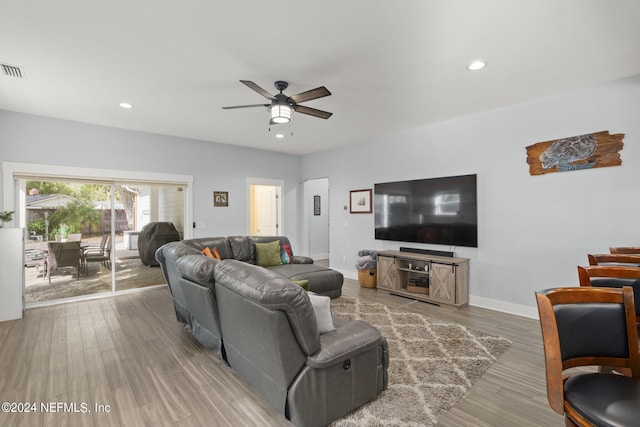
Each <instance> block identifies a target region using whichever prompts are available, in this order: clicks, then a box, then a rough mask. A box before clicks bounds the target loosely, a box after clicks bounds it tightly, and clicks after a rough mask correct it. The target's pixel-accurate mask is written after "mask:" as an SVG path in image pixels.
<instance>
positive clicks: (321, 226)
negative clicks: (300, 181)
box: [303, 178, 329, 262]
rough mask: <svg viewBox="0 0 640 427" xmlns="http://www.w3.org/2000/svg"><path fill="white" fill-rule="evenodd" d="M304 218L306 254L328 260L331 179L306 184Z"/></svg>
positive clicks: (321, 179) (315, 180) (310, 180)
mask: <svg viewBox="0 0 640 427" xmlns="http://www.w3.org/2000/svg"><path fill="white" fill-rule="evenodd" d="M303 217H304V236H305V243H304V247H305V249H306V253H307V254H309V256H310V257H311V258H313V259H314V260H328V259H329V178H317V179H309V180H306V181H305V182H304V209H303ZM327 262H328V261H327Z"/></svg>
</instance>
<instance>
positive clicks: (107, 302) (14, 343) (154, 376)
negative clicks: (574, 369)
mask: <svg viewBox="0 0 640 427" xmlns="http://www.w3.org/2000/svg"><path fill="white" fill-rule="evenodd" d="M343 294H344V295H347V296H354V297H358V298H361V299H363V300H366V301H371V302H380V303H383V304H387V305H389V306H404V308H405V309H407V310H411V311H413V312H416V313H420V314H424V315H427V316H432V317H437V318H440V319H443V320H449V321H454V322H458V323H461V324H464V325H466V326H469V327H472V328H475V329H478V330H481V331H485V332H488V333H493V334H498V335H501V336H503V337H506V338H509V339H510V340H512V341H513V345H512V346H511V347H510V348H509V350H507V352H506V353H505V354H504V355H503V356H502V357H500V359H499V360H498V361H497V362H496V363H495V364H494V365H493V366H492V367H491V368H490V369H489V371H488V372H487V373H486V374H485V375H484V376H483V377H482V378H481V379H480V380H479V382H478V383H476V384H475V385H474V386H473V387H472V389H471V390H470V392H469V393H468V394H467V395H466V396H465V397H464V398H463V399H462V400H461V401H460V402H458V404H457V405H456V406H455V407H454V408H453V409H452V410H451V411H449V413H448V414H447V415H446V416H444V417H443V418H442V419H441V421H440V424H439V425H441V426H455V427H460V426H519V427H526V426H554V425H555V426H561V425H564V423H563V419H562V417H561V416H560V415H557V414H555V413H553V412H552V411H551V410H550V409H549V407H548V405H547V401H546V389H545V378H544V369H543V367H544V358H543V354H542V344H541V337H540V327H539V325H538V322H537V321H535V320H531V319H525V318H521V317H517V316H512V315H507V314H502V313H497V312H493V311H490V310H484V309H480V308H476V307H465V308H461V309H452V308H445V307H437V306H433V305H430V304H427V303H423V302H415V301H412V300H409V299H406V298H402V297H396V296H391V295H388V294H387V293H386V292H382V291H377V290H376V289H366V288H362V287H360V286H359V285H358V283H357V282H356V281H353V280H349V279H346V280H345V285H344V288H343ZM531 297H532V298H533V295H532V296H531ZM1 402H16V403H18V402H20V403H22V404H24V403H30V404H31V403H35V404H36V406H37V408H36V409H37V411H36V412H31V413H19V414H18V413H3V412H0V426H30V427H31V426H66V425H69V426H127V427H129V426H187V427H188V426H205V425H206V426H234V427H235V426H291V424H290V423H288V422H287V421H286V420H285V419H284V418H283V417H282V416H281V415H279V414H277V413H276V412H275V411H273V410H271V409H269V408H268V407H267V406H266V404H265V403H264V402H263V400H262V399H261V398H260V397H259V396H258V395H257V394H256V393H254V392H253V391H252V390H251V389H250V388H249V387H248V386H247V385H246V384H245V383H244V382H243V381H242V380H241V379H240V378H239V377H238V376H237V375H236V374H235V373H234V372H233V371H231V369H230V368H228V367H227V366H226V365H224V364H223V363H222V362H220V361H219V360H218V359H217V358H216V357H215V356H214V355H213V354H212V353H211V352H209V351H207V350H205V349H204V348H202V347H201V346H200V345H199V344H198V343H197V341H195V340H194V339H193V338H192V337H191V335H190V334H188V333H187V332H186V331H184V330H183V329H182V328H181V327H180V326H179V325H178V323H177V322H176V320H175V315H174V312H173V305H172V302H171V297H170V294H169V290H168V288H159V289H153V290H149V291H146V292H140V293H136V294H130V295H123V296H118V297H115V298H106V299H100V300H92V301H85V302H78V303H70V304H63V305H58V306H52V307H45V308H37V309H32V310H28V311H27V312H26V315H25V317H24V319H22V320H19V321H9V322H2V323H0V403H1ZM63 403H66V404H71V405H73V404H75V405H76V407H75V408H74V407H73V406H67V408H64V407H63V406H58V405H62V404H63ZM83 403H84V404H86V405H87V407H86V409H88V411H87V412H85V413H83V412H84V411H83V410H84V407H83V406H82V404H83ZM41 404H42V405H45V406H47V405H48V407H49V408H53V409H56V408H57V409H58V411H59V412H48V413H45V412H43V408H42V406H41ZM96 404H97V405H103V408H105V410H103V411H96V407H95V405H96ZM106 405H109V411H108V412H107V411H106ZM65 409H66V410H65ZM74 409H75V412H69V410H74Z"/></svg>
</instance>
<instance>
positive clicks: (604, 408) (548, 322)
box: [536, 287, 640, 426]
mask: <svg viewBox="0 0 640 427" xmlns="http://www.w3.org/2000/svg"><path fill="white" fill-rule="evenodd" d="M536 300H537V304H538V312H539V314H540V325H541V328H542V339H543V345H544V355H545V366H546V379H547V397H548V400H549V405H550V406H551V409H553V410H554V411H555V412H557V413H558V414H560V415H564V417H565V425H567V426H634V425H638V423H639V422H640V352H639V350H638V332H637V329H636V318H635V310H634V307H633V291H632V289H631V288H630V287H624V288H593V287H573V288H556V289H549V290H546V291H541V292H536ZM581 366H600V367H612V368H613V369H618V370H621V371H622V370H625V371H627V372H630V373H631V376H625V375H620V374H618V373H602V372H592V371H583V370H580V371H577V372H576V370H572V371H570V372H568V371H567V370H569V369H571V368H576V367H581Z"/></svg>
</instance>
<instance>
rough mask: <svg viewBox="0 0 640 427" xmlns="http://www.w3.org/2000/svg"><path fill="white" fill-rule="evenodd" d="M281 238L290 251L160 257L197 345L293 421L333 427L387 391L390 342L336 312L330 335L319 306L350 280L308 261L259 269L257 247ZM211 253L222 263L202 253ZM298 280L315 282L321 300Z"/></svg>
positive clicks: (178, 246) (191, 251)
mask: <svg viewBox="0 0 640 427" xmlns="http://www.w3.org/2000/svg"><path fill="white" fill-rule="evenodd" d="M274 240H278V241H279V242H280V244H282V245H284V244H289V240H288V239H287V238H286V237H283V236H278V237H249V236H235V237H228V238H227V237H218V238H202V239H192V240H185V241H180V242H172V243H168V244H166V245H164V246H162V247H161V248H159V249H158V251H157V252H156V258H157V260H158V262H159V263H160V266H161V267H162V271H163V273H164V275H165V279H166V280H167V283H168V285H169V288H170V290H171V293H172V296H173V301H174V306H175V310H176V317H177V319H178V321H179V322H181V323H183V324H184V326H185V328H186V329H188V330H190V331H191V333H192V334H193V335H194V336H195V337H196V338H197V339H198V341H200V342H201V343H202V344H203V345H204V346H205V347H207V348H210V349H212V350H214V351H216V352H217V354H218V355H219V357H220V358H222V359H223V360H224V361H225V362H226V363H227V364H228V365H229V366H230V367H231V368H232V369H234V371H236V372H237V373H238V374H239V375H240V376H241V377H242V378H244V379H245V380H246V381H247V382H248V383H249V384H250V385H251V386H252V387H253V388H254V389H255V390H256V391H257V392H258V393H260V394H261V395H262V396H263V397H264V398H265V400H266V401H267V402H268V403H269V404H270V405H271V406H272V407H273V408H274V409H276V410H277V411H279V412H280V413H282V414H283V415H284V416H285V417H286V418H287V419H289V420H291V422H292V423H293V424H295V425H297V426H304V427H315V426H326V425H328V424H329V423H331V422H332V421H333V420H335V419H338V418H340V417H342V416H344V415H346V414H348V413H349V412H351V411H353V410H354V409H356V408H358V407H359V406H361V405H363V404H364V403H366V402H368V401H370V400H371V399H373V398H375V397H376V396H377V395H378V394H379V393H380V392H381V391H383V390H384V389H385V388H386V386H387V367H388V363H389V355H388V346H387V342H386V339H385V338H384V337H383V336H382V335H381V333H380V332H379V331H378V330H377V329H376V328H374V327H372V326H371V325H369V324H367V323H365V322H362V321H346V320H344V319H341V318H339V317H334V316H331V315H330V314H329V319H330V320H329V322H330V323H331V322H332V328H331V329H330V330H326V331H325V330H322V329H321V327H320V326H319V325H320V323H319V322H318V319H319V317H318V314H317V311H316V307H314V305H315V303H312V299H313V300H314V301H315V300H318V299H320V300H322V298H324V300H322V301H326V302H327V303H328V301H329V298H327V297H330V298H335V297H337V296H340V294H341V289H342V282H343V276H342V274H340V273H339V272H336V271H334V270H331V269H328V268H324V267H320V266H317V265H314V264H313V260H312V259H310V258H307V257H300V256H292V257H291V259H292V261H293V263H292V264H287V265H275V266H270V267H266V268H265V267H259V266H256V265H255V262H256V253H255V248H253V249H252V247H253V246H254V245H255V243H266V242H273V241H274ZM204 247H215V248H216V249H217V252H218V253H219V255H220V258H221V260H220V261H218V260H217V259H212V258H209V257H207V256H205V255H203V254H202V252H201V251H202V249H203V248H204ZM290 279H307V280H309V289H310V290H311V291H313V292H312V293H313V294H316V295H319V296H316V295H309V294H308V293H307V292H306V291H305V290H304V289H303V288H302V287H301V286H299V285H297V284H294V283H293V282H292V281H291V280H290ZM327 305H328V304H327ZM322 327H325V326H324V325H323V326H322ZM321 332H322V333H321Z"/></svg>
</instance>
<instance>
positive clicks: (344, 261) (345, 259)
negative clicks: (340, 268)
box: [342, 256, 347, 264]
mask: <svg viewBox="0 0 640 427" xmlns="http://www.w3.org/2000/svg"><path fill="white" fill-rule="evenodd" d="M342 263H343V264H346V263H347V257H346V256H343V257H342Z"/></svg>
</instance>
